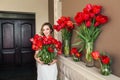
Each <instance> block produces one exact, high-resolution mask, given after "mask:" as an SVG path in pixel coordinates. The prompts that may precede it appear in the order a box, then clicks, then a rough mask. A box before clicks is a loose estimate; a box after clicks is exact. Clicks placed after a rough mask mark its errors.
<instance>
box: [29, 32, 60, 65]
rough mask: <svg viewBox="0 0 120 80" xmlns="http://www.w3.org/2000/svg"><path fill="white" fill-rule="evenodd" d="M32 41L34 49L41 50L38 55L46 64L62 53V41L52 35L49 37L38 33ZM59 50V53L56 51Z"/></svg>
mask: <svg viewBox="0 0 120 80" xmlns="http://www.w3.org/2000/svg"><path fill="white" fill-rule="evenodd" d="M30 41H31V42H32V49H33V50H39V53H38V55H37V57H40V60H41V61H43V62H44V63H45V64H48V63H50V62H52V60H53V59H55V58H56V56H57V55H59V54H61V53H62V52H61V42H60V41H57V40H56V39H55V38H53V37H52V36H49V37H48V38H47V37H46V36H39V35H38V34H36V35H35V36H34V37H33V38H31V39H30ZM55 49H56V50H57V53H56V52H55Z"/></svg>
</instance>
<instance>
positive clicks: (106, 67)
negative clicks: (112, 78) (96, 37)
mask: <svg viewBox="0 0 120 80" xmlns="http://www.w3.org/2000/svg"><path fill="white" fill-rule="evenodd" d="M92 57H93V59H94V60H98V61H99V63H100V72H101V74H103V75H109V74H111V68H110V66H111V62H112V60H111V58H110V56H109V55H108V54H107V53H106V52H102V53H100V52H98V51H93V52H92Z"/></svg>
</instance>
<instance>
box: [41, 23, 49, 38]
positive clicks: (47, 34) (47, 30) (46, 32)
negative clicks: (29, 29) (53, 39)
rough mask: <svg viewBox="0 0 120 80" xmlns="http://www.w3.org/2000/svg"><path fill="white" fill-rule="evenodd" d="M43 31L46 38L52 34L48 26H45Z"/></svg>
mask: <svg viewBox="0 0 120 80" xmlns="http://www.w3.org/2000/svg"><path fill="white" fill-rule="evenodd" d="M42 31H43V34H44V35H45V36H49V35H50V33H51V29H50V27H49V26H48V25H45V26H44V27H43V29H42Z"/></svg>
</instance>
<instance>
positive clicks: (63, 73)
mask: <svg viewBox="0 0 120 80" xmlns="http://www.w3.org/2000/svg"><path fill="white" fill-rule="evenodd" d="M58 61H59V62H58V63H59V64H58V68H59V80H120V78H119V77H117V76H115V75H113V74H110V75H109V76H103V75H101V74H100V72H99V69H97V68H96V67H92V68H91V67H86V66H85V63H83V62H81V61H80V62H74V61H73V60H72V59H71V57H67V58H66V57H64V56H60V57H59V58H58Z"/></svg>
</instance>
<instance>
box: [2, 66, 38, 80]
mask: <svg viewBox="0 0 120 80" xmlns="http://www.w3.org/2000/svg"><path fill="white" fill-rule="evenodd" d="M0 80H36V68H35V67H33V66H32V67H31V66H21V67H7V68H6V67H0Z"/></svg>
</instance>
